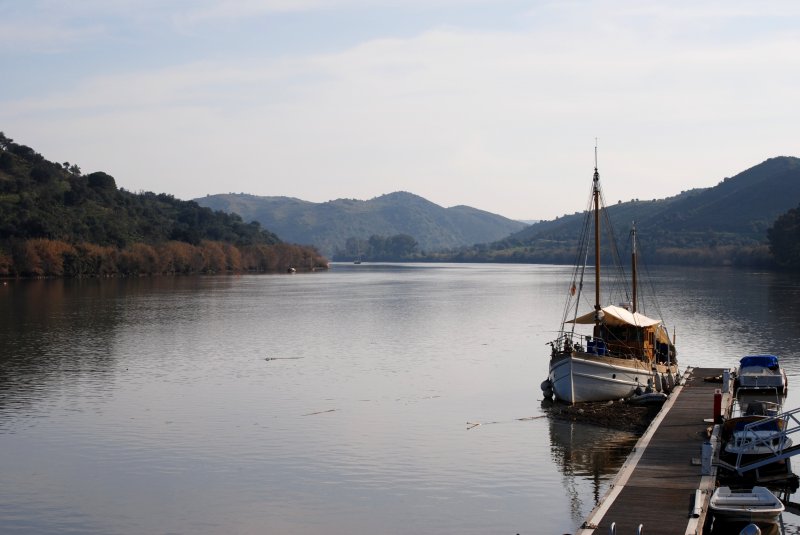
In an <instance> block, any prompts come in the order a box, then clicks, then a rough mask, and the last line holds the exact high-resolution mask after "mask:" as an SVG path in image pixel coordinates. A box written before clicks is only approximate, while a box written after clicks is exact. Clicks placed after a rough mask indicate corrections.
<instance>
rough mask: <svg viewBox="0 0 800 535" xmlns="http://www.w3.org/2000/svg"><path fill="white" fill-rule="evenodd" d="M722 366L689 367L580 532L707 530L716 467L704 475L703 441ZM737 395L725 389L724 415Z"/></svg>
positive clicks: (627, 534)
mask: <svg viewBox="0 0 800 535" xmlns="http://www.w3.org/2000/svg"><path fill="white" fill-rule="evenodd" d="M722 372H723V370H722V368H689V369H688V370H687V371H686V373H684V376H683V380H682V381H681V385H680V386H678V387H676V388H675V390H674V391H673V393H672V395H670V397H669V399H668V400H667V402H666V403H665V404H664V407H663V408H662V410H661V411H660V412H659V414H658V416H657V417H656V419H655V420H653V422H652V424H650V427H649V428H648V429H647V431H646V432H645V434H644V435H643V436H642V438H640V439H639V441H638V442H637V443H636V446H635V447H634V449H633V451H632V452H631V454H630V455H629V456H628V459H627V461H625V464H624V465H623V466H622V468H621V469H620V472H619V474H618V475H617V477H616V479H615V480H614V482H613V484H612V487H611V488H610V489H609V491H608V492H607V493H606V495H605V496H603V498H602V500H601V501H600V503H599V504H598V505H597V507H595V508H594V510H593V511H592V512H591V513H590V514H589V517H588V518H587V520H586V522H584V525H583V527H582V528H581V529H579V530H578V532H577V533H578V535H590V534H597V535H606V534H608V533H611V525H612V523H613V524H615V528H616V533H617V535H634V534H636V533H638V531H637V530H638V528H639V526H640V525H641V526H642V533H644V534H646V535H656V534H662V533H663V534H665V535H667V534H668V535H675V534H681V533H683V534H686V535H688V534H696V535H699V534H701V533H702V531H703V523H704V521H705V516H706V511H707V506H708V500H709V498H710V493H711V492H713V489H714V484H715V480H716V468H712V470H711V473H710V474H709V475H705V476H704V475H702V467H701V464H700V461H701V459H702V450H703V443H704V442H705V441H706V440H708V429H709V427H710V426H711V423H709V422H710V420H709V419H711V418H712V417H713V410H714V392H715V390H716V389H718V388H721V386H722V385H721V384H720V383H718V382H708V381H705V380H704V379H705V378H707V377H715V376H720V375H722ZM730 406H731V395H730V394H724V395H723V399H722V410H723V414H726V413H727V411H729V410H730Z"/></svg>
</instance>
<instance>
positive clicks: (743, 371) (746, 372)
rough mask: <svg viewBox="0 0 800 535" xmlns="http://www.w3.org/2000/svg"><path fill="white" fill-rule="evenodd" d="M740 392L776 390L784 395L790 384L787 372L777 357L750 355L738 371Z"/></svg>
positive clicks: (737, 382)
mask: <svg viewBox="0 0 800 535" xmlns="http://www.w3.org/2000/svg"><path fill="white" fill-rule="evenodd" d="M736 384H737V386H738V388H739V390H774V391H776V392H778V393H783V392H784V391H785V390H786V388H787V386H788V382H787V379H786V372H785V371H783V368H781V365H780V363H779V362H778V357H776V356H775V355H748V356H746V357H744V358H742V359H741V360H740V361H739V367H738V368H737V369H736Z"/></svg>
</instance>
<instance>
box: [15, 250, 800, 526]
mask: <svg viewBox="0 0 800 535" xmlns="http://www.w3.org/2000/svg"><path fill="white" fill-rule="evenodd" d="M569 271H570V270H569V268H565V267H555V266H505V265H503V266H497V265H401V266H390V265H371V264H362V265H359V266H354V265H337V266H335V267H334V269H333V270H332V271H330V272H327V273H317V274H310V275H295V276H288V275H273V276H244V277H202V278H156V279H142V280H101V281H95V280H92V281H27V282H16V281H14V282H9V284H8V285H7V286H1V287H0V468H1V469H0V531H1V532H3V533H103V534H140V533H200V534H203V533H298V534H322V533H325V534H344V533H388V534H394V533H398V534H399V533H403V534H405V533H444V534H449V533H476V534H477V533H480V534H483V533H511V534H514V533H522V534H539V533H552V534H560V533H566V532H572V531H574V530H575V528H576V527H577V526H578V525H579V524H580V523H581V522H582V520H583V519H584V517H585V516H586V515H587V513H588V512H589V511H590V510H591V509H592V507H593V506H594V504H595V503H596V500H597V499H598V497H599V496H601V495H602V494H603V493H604V492H605V490H606V489H607V488H608V483H609V481H610V479H611V478H613V476H614V474H615V471H616V469H617V468H618V467H619V465H620V464H621V463H622V461H623V460H624V458H625V456H626V455H627V451H628V449H629V448H630V447H631V445H632V443H633V442H634V441H635V437H633V436H631V435H629V434H626V433H622V432H617V431H608V430H604V429H599V428H595V427H592V426H577V425H573V424H567V423H563V422H554V421H550V420H549V419H548V418H547V417H545V416H544V415H543V412H542V409H541V393H540V391H539V383H540V382H541V381H542V380H543V379H544V377H545V375H546V372H547V355H548V352H547V349H548V348H547V347H546V346H545V343H546V342H547V341H548V340H549V339H550V338H551V335H552V332H553V331H554V330H555V329H556V327H557V325H556V324H557V322H558V321H559V319H560V314H561V309H562V305H563V300H562V297H563V292H564V290H565V288H566V287H567V285H568V280H569ZM653 275H654V276H655V285H656V287H657V289H658V291H659V293H660V294H661V309H662V312H663V313H664V315H665V317H667V318H674V320H673V323H675V324H676V326H677V339H678V347H679V351H680V356H681V359H682V365H684V366H685V365H686V364H691V365H696V366H704V365H708V366H721V365H731V366H733V365H734V364H735V363H736V361H737V360H738V357H739V356H741V355H743V354H747V353H762V352H774V353H776V354H778V355H780V356H781V358H782V361H783V364H784V366H785V367H786V368H787V371H788V373H789V375H790V383H794V384H795V385H796V384H797V383H798V376H799V375H800V350H798V345H799V344H800V336H798V335H799V334H800V280H795V279H792V278H790V277H788V276H785V275H776V274H769V273H755V272H750V271H740V270H698V269H682V270H680V269H664V270H656V271H654V272H653ZM794 391H795V390H790V396H789V400H788V403H787V405H788V406H790V407H797V406H800V397H798V398H794V397H793V392H794ZM709 410H710V407H709ZM467 422H470V423H478V422H480V423H482V424H483V425H480V426H477V427H473V428H472V429H469V426H468V424H467ZM794 499H795V501H800V498H794ZM784 518H785V521H786V523H787V528H786V532H788V533H800V528H798V526H800V519H798V518H797V517H794V516H793V515H789V514H787V515H784ZM648 520H651V521H655V519H643V521H644V522H645V525H646V524H647V521H648Z"/></svg>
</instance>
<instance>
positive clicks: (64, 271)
mask: <svg viewBox="0 0 800 535" xmlns="http://www.w3.org/2000/svg"><path fill="white" fill-rule="evenodd" d="M326 265H327V261H326V260H325V259H324V258H323V257H321V256H320V255H319V254H318V253H317V252H316V250H315V249H313V248H310V247H305V246H300V245H291V244H286V243H278V244H274V245H263V244H262V245H246V246H235V245H232V244H229V243H224V242H218V241H210V240H203V241H201V242H200V244H199V245H192V244H190V243H186V242H179V241H169V242H165V243H162V244H159V245H147V244H144V243H134V244H132V245H130V246H129V247H126V248H124V249H118V248H116V247H110V246H99V245H94V244H91V243H80V244H77V245H71V244H69V243H66V242H63V241H58V240H49V239H45V238H35V239H30V240H25V241H19V242H15V243H14V244H12V246H11V250H10V252H4V251H2V250H0V276H6V277H9V276H10V277H81V276H106V277H108V276H140V275H162V274H163V275H177V274H186V275H188V274H197V273H204V274H214V273H243V272H282V271H286V270H288V269H289V268H295V269H297V270H300V271H312V270H314V269H317V268H321V267H325V266H326Z"/></svg>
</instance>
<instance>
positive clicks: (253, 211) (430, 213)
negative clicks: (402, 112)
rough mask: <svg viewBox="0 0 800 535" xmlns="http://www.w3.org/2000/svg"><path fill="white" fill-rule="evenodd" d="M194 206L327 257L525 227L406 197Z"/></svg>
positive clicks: (433, 244) (450, 243)
mask: <svg viewBox="0 0 800 535" xmlns="http://www.w3.org/2000/svg"><path fill="white" fill-rule="evenodd" d="M196 201H197V203H198V204H200V205H202V206H207V207H209V208H213V209H214V210H224V211H226V212H230V213H236V214H239V215H240V216H241V217H242V218H243V219H244V220H245V221H251V220H253V221H258V222H259V223H261V224H262V225H264V226H265V227H267V228H270V229H272V230H273V231H274V232H276V233H277V234H278V235H279V236H281V237H282V238H283V239H286V240H289V241H293V242H296V243H304V244H310V245H314V246H315V247H317V248H318V249H319V250H320V251H322V252H323V253H325V254H327V255H333V254H335V253H336V252H337V251H338V252H344V251H345V249H346V244H347V240H348V239H349V238H357V239H359V240H367V239H369V238H370V237H371V236H375V235H377V236H387V237H388V236H395V235H401V234H402V235H408V236H411V237H413V238H414V240H416V242H417V244H418V247H419V249H420V250H422V251H433V250H440V249H449V248H453V247H459V246H464V245H471V244H474V243H481V242H489V241H494V240H498V239H500V238H503V237H505V236H508V235H509V234H511V233H512V232H516V231H518V230H520V229H522V228H524V227H525V224H524V223H520V222H519V221H513V220H510V219H507V218H505V217H502V216H499V215H496V214H491V213H489V212H485V211H482V210H477V209H475V208H470V207H468V206H454V207H451V208H443V207H441V206H439V205H437V204H434V203H432V202H430V201H428V200H426V199H423V198H422V197H419V196H417V195H413V194H411V193H407V192H395V193H390V194H387V195H382V196H380V197H376V198H374V199H370V200H368V201H360V200H356V199H336V200H333V201H328V202H324V203H313V202H308V201H302V200H299V199H294V198H289V197H258V196H255V195H246V194H221V195H209V196H206V197H201V198H199V199H196Z"/></svg>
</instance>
